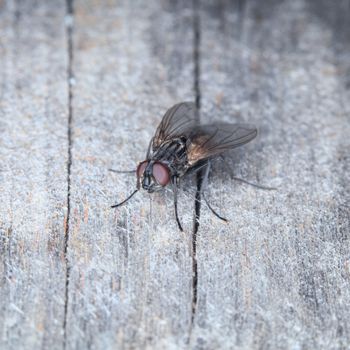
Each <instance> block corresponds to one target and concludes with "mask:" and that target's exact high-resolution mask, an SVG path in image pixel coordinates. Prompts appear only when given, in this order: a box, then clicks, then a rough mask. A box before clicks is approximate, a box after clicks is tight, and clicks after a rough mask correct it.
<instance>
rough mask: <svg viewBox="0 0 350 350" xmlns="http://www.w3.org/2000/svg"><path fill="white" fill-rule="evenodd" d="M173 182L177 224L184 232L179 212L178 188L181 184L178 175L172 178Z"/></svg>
mask: <svg viewBox="0 0 350 350" xmlns="http://www.w3.org/2000/svg"><path fill="white" fill-rule="evenodd" d="M171 184H172V186H173V192H174V210H175V218H176V222H177V225H178V226H179V229H180V231H181V232H183V229H182V225H181V222H180V219H179V214H178V212H177V190H178V185H179V178H178V177H177V176H173V177H172V178H171Z"/></svg>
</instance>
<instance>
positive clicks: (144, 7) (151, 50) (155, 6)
mask: <svg viewBox="0 0 350 350" xmlns="http://www.w3.org/2000/svg"><path fill="white" fill-rule="evenodd" d="M74 18H75V23H74V29H73V74H74V81H75V84H74V86H73V100H72V112H73V122H72V126H73V127H72V168H71V219H70V227H69V241H68V260H69V266H70V271H69V285H68V313H67V322H66V334H67V343H66V344H67V347H68V348H70V349H86V348H92V349H117V348H126V349H130V348H165V347H171V346H172V347H176V346H179V347H183V346H184V344H185V342H186V340H187V337H188V330H189V327H190V321H191V300H192V296H191V293H192V289H191V282H192V265H191V262H192V261H191V256H190V252H191V251H190V247H191V245H190V242H191V232H192V227H193V204H194V200H193V199H192V198H188V196H190V195H191V194H182V195H181V196H180V216H181V218H182V221H183V224H184V228H185V232H184V233H180V232H179V230H178V228H177V226H176V223H175V219H174V215H173V204H172V200H173V199H172V195H171V192H170V193H169V192H166V193H163V194H153V195H152V196H150V195H149V194H147V193H144V192H141V193H138V194H137V195H136V196H135V197H134V198H133V199H132V200H131V201H130V202H129V203H128V204H127V205H126V206H124V207H122V208H119V209H117V210H115V209H113V210H112V209H111V208H110V206H111V205H112V204H114V203H115V202H118V201H121V200H122V199H124V198H125V197H126V196H127V195H128V194H129V193H131V191H133V190H134V188H135V185H136V178H135V176H134V175H132V176H128V175H118V174H115V173H110V172H109V171H108V168H115V169H122V170H125V169H127V170H129V169H135V167H136V165H137V162H139V161H141V160H143V159H144V157H145V155H146V151H147V146H148V142H149V140H150V138H151V137H152V136H153V133H154V131H155V128H156V126H157V124H158V123H159V121H160V119H161V117H162V115H163V114H164V113H165V111H166V109H167V108H168V107H170V106H172V105H173V104H175V103H176V102H178V101H183V100H188V99H189V100H193V99H194V91H193V84H194V80H193V69H194V64H193V30H192V28H193V15H192V9H191V4H188V3H187V2H186V1H179V2H176V3H175V2H172V1H161V2H160V1H147V2H145V1H133V2H130V1H110V2H104V3H103V4H100V3H96V2H95V1H85V0H84V1H76V2H75V4H74Z"/></svg>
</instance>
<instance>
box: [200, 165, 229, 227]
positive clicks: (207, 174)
mask: <svg viewBox="0 0 350 350" xmlns="http://www.w3.org/2000/svg"><path fill="white" fill-rule="evenodd" d="M209 170H210V161H209V160H208V163H207V167H206V168H205V173H204V176H203V182H202V189H201V194H202V196H203V199H204V202H205V204H206V205H207V206H208V208H209V209H210V211H211V212H212V213H213V214H214V215H215V216H216V217H218V218H219V219H220V220H223V221H225V222H228V220H227V219H226V218H224V217H223V216H221V215H219V214H218V213H217V212H216V211H215V210H214V209H213V208H212V207H211V205H210V204H209V202H208V200H207V198H206V197H205V195H204V191H203V189H204V188H205V187H206V186H207V185H208V177H209Z"/></svg>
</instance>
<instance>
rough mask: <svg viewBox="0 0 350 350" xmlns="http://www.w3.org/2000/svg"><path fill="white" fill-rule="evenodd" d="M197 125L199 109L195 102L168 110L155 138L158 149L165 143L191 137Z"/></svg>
mask: <svg viewBox="0 0 350 350" xmlns="http://www.w3.org/2000/svg"><path fill="white" fill-rule="evenodd" d="M196 125H197V109H196V106H195V104H194V103H193V102H181V103H178V104H176V105H175V106H173V107H171V108H170V109H168V111H167V112H166V113H165V115H164V117H163V119H162V121H161V122H160V124H159V126H158V128H157V130H156V133H155V135H154V137H153V141H152V146H153V149H156V148H158V147H159V145H161V144H162V143H163V142H164V141H167V140H169V139H172V138H174V137H179V136H189V134H190V132H191V130H193V128H194V127H195V126H196Z"/></svg>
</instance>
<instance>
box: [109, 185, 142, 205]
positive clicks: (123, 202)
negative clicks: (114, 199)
mask: <svg viewBox="0 0 350 350" xmlns="http://www.w3.org/2000/svg"><path fill="white" fill-rule="evenodd" d="M137 191H138V189H136V190H135V191H134V192H133V193H131V195H130V196H129V197H127V198H126V199H124V200H123V201H122V202H120V203H118V204H114V205H112V206H111V208H118V207H120V206H121V205H123V204H125V203H126V202H127V201H128V200H129V199H130V198H131V197H132V196H133V195H134V194H135V193H136V192H137Z"/></svg>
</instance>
